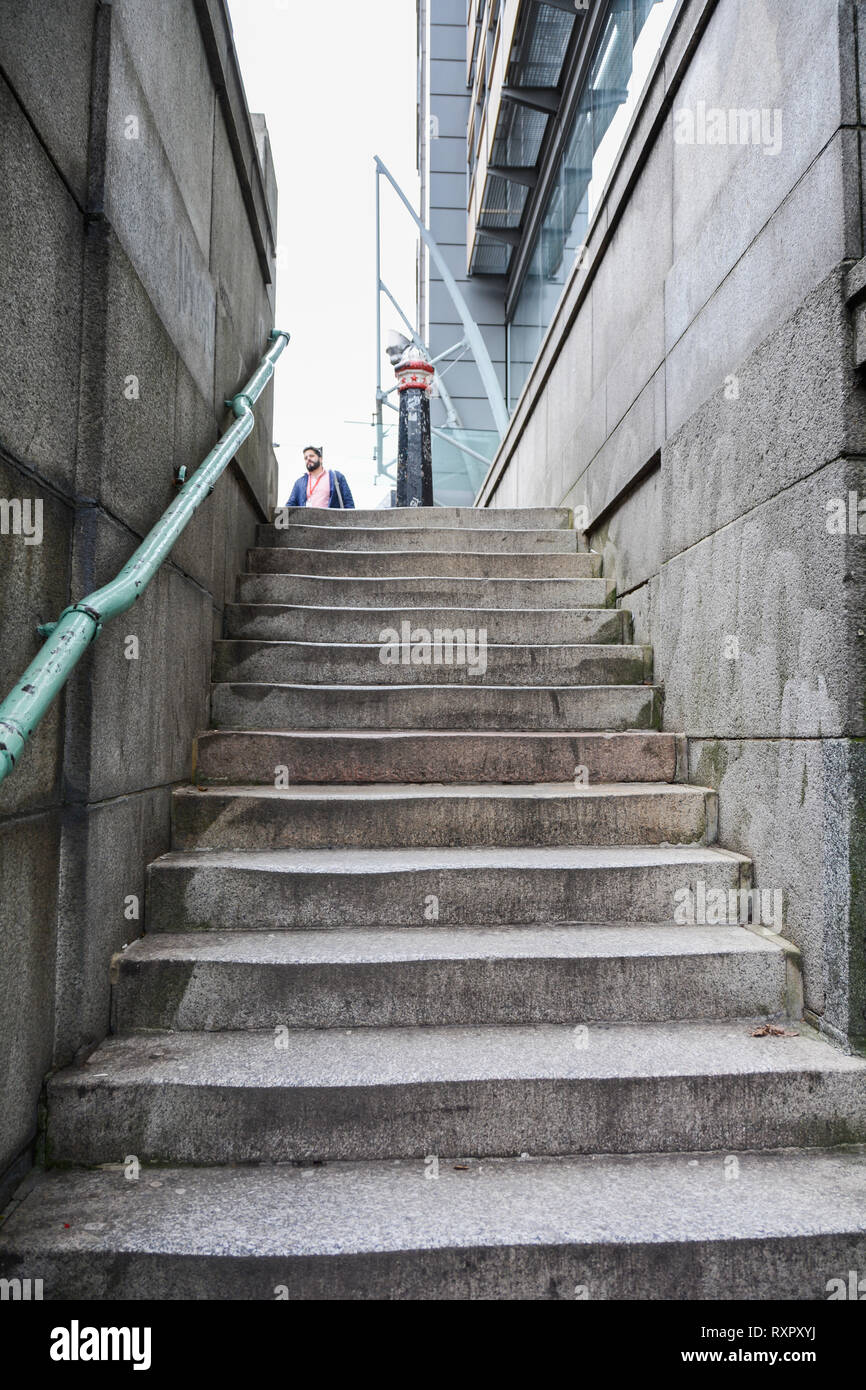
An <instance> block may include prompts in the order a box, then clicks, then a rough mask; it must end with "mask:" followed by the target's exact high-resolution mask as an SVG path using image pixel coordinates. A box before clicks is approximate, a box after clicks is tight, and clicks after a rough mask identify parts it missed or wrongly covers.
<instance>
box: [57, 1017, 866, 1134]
mask: <svg viewBox="0 0 866 1390" xmlns="http://www.w3.org/2000/svg"><path fill="white" fill-rule="evenodd" d="M580 1022H581V1020H580V1019H575V1020H574V1024H579V1023H580ZM755 1022H756V1020H754V1019H730V1020H724V1021H721V1022H715V1021H714V1022H681V1021H673V1022H666V1023H594V1024H590V1025H588V1028H589V1036H588V1039H587V1043H586V1045H583V1046H576V1045H575V1038H574V1026H573V1025H572V1024H508V1025H501V1024H499V1025H489V1024H488V1025H484V1024H482V1025H458V1026H448V1027H430V1026H426V1027H418V1026H415V1027H375V1028H365V1027H355V1028H347V1029H342V1028H293V1029H291V1030H290V1034H289V1040H290V1041H289V1046H287V1047H286V1048H284V1049H283V1048H278V1047H276V1046H275V1037H274V1031H273V1029H269V1030H267V1031H262V1032H252V1031H243V1032H236V1031H226V1032H215V1033H199V1032H189V1033H181V1032H176V1033H166V1032H161V1033H127V1034H122V1035H118V1036H110V1037H108V1038H106V1039H105V1041H104V1042H102V1043H100V1045H99V1046H98V1047H97V1048H96V1050H95V1051H94V1052H93V1053H91V1055H90V1056H89V1058H88V1059H87V1061H86V1062H85V1063H84V1064H82V1065H78V1066H71V1067H69V1068H67V1069H65V1070H63V1071H60V1072H57V1073H56V1074H55V1075H54V1076H53V1077H52V1078H51V1079H50V1081H49V1083H48V1089H49V1095H52V1094H53V1095H55V1096H56V1095H58V1094H59V1093H60V1092H62V1091H67V1092H69V1091H72V1092H73V1093H74V1094H75V1095H77V1096H79V1097H80V1096H81V1095H82V1093H83V1092H85V1091H92V1090H94V1089H95V1090H99V1089H113V1088H115V1087H118V1086H121V1087H122V1086H139V1085H147V1086H160V1087H165V1086H180V1087H191V1086H195V1087H229V1088H240V1089H247V1088H252V1089H254V1090H259V1089H265V1090H270V1089H274V1088H276V1089H282V1088H289V1089H294V1088H297V1087H302V1088H310V1087H322V1088H326V1089H328V1088H340V1089H345V1088H348V1089H354V1088H362V1089H363V1088H367V1087H376V1086H417V1085H418V1084H435V1083H437V1082H443V1083H452V1082H458V1083H459V1082H484V1081H500V1080H501V1081H505V1080H511V1081H514V1080H517V1081H531V1080H539V1081H543V1080H557V1079H558V1080H563V1081H577V1082H580V1081H593V1080H597V1081H603V1080H610V1081H617V1082H620V1083H621V1082H623V1081H625V1080H627V1079H631V1080H642V1079H651V1078H658V1077H699V1076H707V1075H711V1076H712V1077H713V1078H715V1079H716V1080H718V1079H719V1078H721V1077H725V1076H746V1075H751V1076H755V1075H771V1074H772V1075H790V1074H792V1073H794V1074H804V1075H806V1076H810V1077H811V1076H816V1075H821V1074H823V1075H831V1074H837V1075H842V1074H851V1075H853V1076H855V1077H856V1078H858V1079H859V1080H860V1081H862V1080H863V1079H864V1077H866V1059H863V1058H859V1057H854V1056H850V1055H847V1054H845V1053H842V1052H840V1051H838V1050H837V1049H835V1048H834V1047H832V1046H831V1045H830V1044H829V1043H827V1042H826V1041H825V1040H823V1039H821V1038H819V1037H818V1036H817V1034H812V1033H811V1030H809V1029H808V1028H807V1027H806V1025H804V1024H802V1023H797V1024H796V1025H794V1026H793V1028H792V1030H791V1033H792V1035H791V1036H785V1037H759V1038H756V1037H753V1036H752V1031H753V1029H754V1027H755ZM758 1022H759V1023H760V1022H763V1020H758ZM851 1118H852V1122H853V1120H854V1118H855V1117H854V1116H852V1117H851Z"/></svg>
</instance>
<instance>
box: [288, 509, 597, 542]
mask: <svg viewBox="0 0 866 1390" xmlns="http://www.w3.org/2000/svg"><path fill="white" fill-rule="evenodd" d="M280 515H281V520H282V522H283V525H282V526H280V527H277V526H270V527H268V526H264V527H262V528H261V531H262V534H263V535H264V536H266V537H267V536H269V535H275V536H276V535H285V529H286V526H288V527H293V526H298V525H300V526H304V525H308V524H309V521H310V509H309V508H308V507H281V508H280ZM313 515H314V516H316V520H317V521H318V520H319V518H320V517H321V518H323V519H324V521H325V522H326V524H327V525H328V526H345V527H348V528H349V529H353V528H354V527H356V526H395V527H397V528H398V529H399V528H402V527H405V526H407V525H411V526H428V527H436V528H439V527H444V528H445V529H450V528H453V527H455V526H456V527H459V528H461V529H463V528H468V529H469V530H476V529H477V528H478V527H481V526H490V527H492V528H493V529H494V530H496V529H499V530H501V529H502V528H503V527H505V528H506V529H507V530H509V531H515V530H529V531H537V530H542V531H549V530H554V529H557V530H560V529H562V530H566V531H568V530H570V529H571V527H572V513H571V511H570V510H569V508H568V507H501V508H493V507H374V508H363V507H357V508H355V509H354V510H352V509H349V510H345V511H341V510H340V509H339V508H338V507H332V508H329V509H328V511H327V513H325V512H324V510H323V511H320V512H319V513H318V515H316V513H315V512H313ZM271 543H272V542H271V541H270V540H267V539H266V540H263V541H262V544H263V545H269V544H271Z"/></svg>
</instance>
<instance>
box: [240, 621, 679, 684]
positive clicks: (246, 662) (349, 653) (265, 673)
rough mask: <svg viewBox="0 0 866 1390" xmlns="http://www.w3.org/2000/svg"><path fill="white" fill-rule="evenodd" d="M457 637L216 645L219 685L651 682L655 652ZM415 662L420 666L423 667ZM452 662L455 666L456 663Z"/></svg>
mask: <svg viewBox="0 0 866 1390" xmlns="http://www.w3.org/2000/svg"><path fill="white" fill-rule="evenodd" d="M450 632H451V630H450V629H448V630H445V632H444V635H443V634H441V633H440V636H439V637H438V638H437V631H436V630H428V632H427V634H426V643H425V642H424V641H423V640H422V642H420V643H417V644H413V643H411V642H403V641H402V640H401V639H400V634H399V630H398V629H397V628H394V627H392V626H390V625H389V626H386V627H384V628H382V629H380V631H379V634H378V636H377V638H375V639H374V640H373V642H371V643H367V644H362V643H349V642H343V643H340V642H243V641H235V640H229V641H220V642H215V643H214V650H213V679H214V681H216V682H221V681H222V682H249V681H253V682H264V683H273V684H280V685H283V684H287V685H288V684H298V683H302V684H305V685H319V684H321V685H372V684H374V683H375V684H376V685H400V686H405V685H414V684H417V685H481V684H487V685H494V686H501V685H519V686H527V685H528V686H533V685H542V686H550V685H558V686H575V685H583V686H585V685H639V684H641V683H643V682H645V681H648V680H651V679H652V647H638V646H626V645H625V644H623V643H620V644H615V645H612V646H610V645H607V644H606V643H601V642H590V643H586V644H585V645H580V646H578V645H575V646H564V645H557V646H534V647H528V646H507V645H502V644H499V643H495V642H488V641H486V638H485V635H484V633H483V632H478V631H476V632H475V633H473V634H471V635H470V633H469V632H466V633H465V634H464V637H463V640H460V637H459V634H458V637H457V638H455V639H454V640H453V641H449V635H450ZM416 657H418V658H421V659H420V660H418V661H416ZM449 658H450V660H449Z"/></svg>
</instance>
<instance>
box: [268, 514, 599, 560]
mask: <svg viewBox="0 0 866 1390" xmlns="http://www.w3.org/2000/svg"><path fill="white" fill-rule="evenodd" d="M321 515H322V513H321V512H320V513H319V516H321ZM313 516H315V513H314V514H313ZM257 540H258V548H259V549H266V548H269V547H289V548H292V549H296V550H341V551H342V550H365V551H389V550H401V551H425V552H428V553H429V552H430V551H434V550H435V551H454V552H455V553H462V554H484V555H490V554H494V553H496V552H497V551H505V552H507V553H509V554H523V555H539V554H569V553H571V554H575V553H576V552H577V532H576V531H569V530H566V529H565V528H563V527H560V528H559V529H556V530H554V529H546V530H540V529H535V530H527V529H526V528H525V527H522V528H520V529H504V528H499V527H497V528H494V527H492V526H478V527H468V526H458V527H445V526H437V527H432V526H414V525H411V524H409V518H407V519H406V524H405V525H403V526H399V527H398V526H394V525H393V524H392V525H390V526H375V525H372V524H368V525H366V526H352V527H347V526H329V525H328V524H327V523H326V522H325V521H321V522H320V521H318V520H314V519H313V518H312V517H311V516H310V513H309V512H307V515H306V518H305V520H304V521H302V522H301V521H296V522H294V523H293V524H292V525H291V526H289V527H288V528H286V529H285V530H277V529H276V528H275V527H273V526H260V527H259V528H258V535H257Z"/></svg>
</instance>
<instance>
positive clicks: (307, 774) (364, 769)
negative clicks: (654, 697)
mask: <svg viewBox="0 0 866 1390" xmlns="http://www.w3.org/2000/svg"><path fill="white" fill-rule="evenodd" d="M282 767H285V768H286V769H287V772H288V776H289V779H290V784H291V785H292V786H294V785H296V784H298V783H308V782H315V783H319V784H322V783H328V782H352V783H356V784H357V783H365V782H367V783H369V782H406V781H408V780H409V779H411V780H413V781H417V782H440V783H449V782H464V781H465V780H466V779H467V778H471V779H472V780H473V781H479V782H480V781H485V782H491V783H492V782H496V783H503V782H505V783H507V782H527V781H530V782H542V781H544V782H572V781H574V778H575V776H577V775H578V772H579V770H580V769H585V773H586V777H587V779H588V781H589V782H591V783H593V782H612V781H614V780H615V779H616V778H619V779H620V780H622V781H627V782H673V781H674V780H675V779H676V775H677V751H676V741H675V739H674V736H673V735H672V734H661V733H636V732H633V731H629V732H627V733H619V734H612V733H603V734H566V733H562V734H557V733H551V732H545V733H534V734H531V733H511V734H508V733H501V732H500V733H490V734H481V733H472V732H467V733H457V732H454V731H451V732H444V733H435V732H430V731H424V730H419V731H418V732H416V733H401V732H395V733H390V732H386V733H376V732H368V733H362V732H345V731H342V730H339V729H328V730H323V731H320V732H318V733H317V732H315V731H312V730H311V731H308V732H306V733H278V732H269V731H265V730H262V731H260V732H254V731H249V732H246V733H240V732H232V731H230V730H217V729H211V730H208V731H207V732H206V733H203V734H200V735H199V737H198V739H197V740H196V751H195V782H196V784H197V785H198V784H199V783H214V784H218V783H221V782H235V783H237V782H244V783H246V784H247V785H251V784H252V785H255V784H261V783H265V784H268V785H271V786H272V785H273V784H274V779H275V770H276V769H277V768H282Z"/></svg>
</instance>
